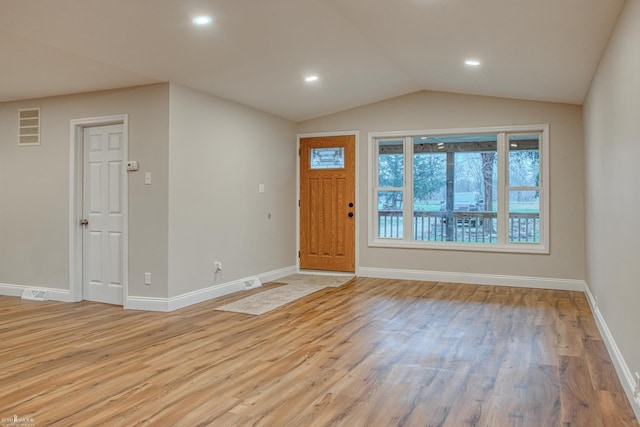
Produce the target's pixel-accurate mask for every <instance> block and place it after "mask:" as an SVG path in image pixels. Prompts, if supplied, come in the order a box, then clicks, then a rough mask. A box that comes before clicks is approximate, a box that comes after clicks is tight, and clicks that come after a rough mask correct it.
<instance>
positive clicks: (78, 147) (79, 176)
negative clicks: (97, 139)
mask: <svg viewBox="0 0 640 427" xmlns="http://www.w3.org/2000/svg"><path fill="white" fill-rule="evenodd" d="M118 124H121V125H122V127H123V133H122V136H123V150H122V151H123V155H124V159H123V161H124V162H125V164H126V162H127V160H128V159H129V116H128V115H127V114H119V115H114V116H103V117H89V118H85V119H73V120H71V122H70V150H69V151H70V161H69V291H70V293H71V301H74V302H77V301H82V299H83V295H82V267H83V266H82V231H83V230H82V226H81V225H80V220H81V219H82V209H83V197H82V184H83V165H84V148H83V144H84V128H87V127H94V126H104V125H118ZM122 169H123V170H122V182H123V183H124V185H123V194H122V202H123V203H122V214H123V215H124V223H123V235H124V240H123V250H122V271H123V278H122V293H123V295H122V304H123V307H124V308H127V295H128V294H129V197H128V193H129V191H128V189H129V185H128V176H127V168H126V167H125V168H122Z"/></svg>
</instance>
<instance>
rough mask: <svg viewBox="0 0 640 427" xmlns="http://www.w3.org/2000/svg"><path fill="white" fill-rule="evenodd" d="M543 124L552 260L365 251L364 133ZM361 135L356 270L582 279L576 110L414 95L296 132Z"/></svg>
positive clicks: (435, 94) (579, 119)
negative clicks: (547, 142)
mask: <svg viewBox="0 0 640 427" xmlns="http://www.w3.org/2000/svg"><path fill="white" fill-rule="evenodd" d="M543 123H548V124H549V127H550V162H551V167H550V181H551V188H550V192H551V202H550V209H551V219H550V227H551V228H550V231H551V239H550V240H551V242H550V251H551V253H550V255H524V254H505V253H483V252H459V251H438V250H422V249H396V248H394V249H387V248H370V247H368V245H367V229H368V225H367V206H368V203H369V200H368V197H369V193H370V192H369V190H368V189H367V173H368V172H367V167H368V165H367V146H368V143H367V134H368V132H379V131H402V130H420V129H446V128H464V127H482V126H500V125H524V124H543ZM340 130H359V131H360V145H359V147H358V149H357V150H358V161H359V166H360V169H359V176H358V185H359V190H360V193H359V194H360V195H359V203H358V206H357V209H358V210H357V214H358V215H359V218H360V222H359V232H360V234H359V242H358V245H359V251H360V262H359V264H360V266H361V267H380V268H389V269H406V270H427V271H445V272H456V273H473V274H492V275H513V276H529V277H542V278H553V279H578V280H581V279H584V278H585V261H584V259H585V246H584V208H583V205H584V173H583V172H584V171H583V160H584V157H583V136H582V116H581V109H580V107H579V106H574V105H564V104H552V103H543V102H529V101H516V100H508V99H502V98H489V97H482V96H468V95H457V94H449V93H439V92H418V93H414V94H410V95H406V96H402V97H399V98H394V99H390V100H386V101H382V102H379V103H376V104H371V105H368V106H365V107H360V108H356V109H353V110H349V111H345V112H342V113H338V114H333V115H330V116H326V117H321V118H318V119H314V120H309V121H306V122H302V123H300V125H299V128H298V131H299V132H301V133H306V132H328V131H340Z"/></svg>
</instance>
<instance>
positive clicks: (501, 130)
mask: <svg viewBox="0 0 640 427" xmlns="http://www.w3.org/2000/svg"><path fill="white" fill-rule="evenodd" d="M531 132H536V133H540V135H541V141H540V146H539V152H540V168H541V171H540V183H539V187H538V188H541V193H542V196H541V197H540V243H520V242H508V241H507V240H508V239H507V235H506V234H507V232H506V230H507V228H508V227H505V224H508V221H509V219H508V215H506V214H505V213H504V211H503V212H502V215H501V212H498V221H499V222H501V224H500V225H501V226H500V227H499V229H498V232H499V236H498V241H499V242H500V243H498V244H482V243H479V244H478V243H460V242H458V243H455V242H415V241H413V240H411V236H412V233H407V232H406V231H407V230H406V229H407V227H410V226H411V223H412V221H405V222H404V226H405V230H404V234H403V235H404V237H403V238H401V239H393V238H384V239H381V238H379V237H378V229H377V222H378V221H377V219H376V215H377V191H380V190H384V189H380V188H377V186H376V179H377V173H376V169H377V164H376V163H377V162H376V159H377V154H376V153H377V145H376V141H379V140H384V139H391V138H406V139H407V140H408V139H409V138H410V137H414V136H443V135H460V134H483V133H485V134H486V133H492V134H493V133H497V134H498V144H497V146H498V169H499V170H500V171H501V173H499V174H498V180H499V183H498V200H500V201H501V202H502V203H501V205H502V206H505V208H504V209H506V207H507V206H508V204H507V203H506V201H507V196H508V194H507V190H508V187H507V181H506V179H507V177H508V175H507V174H508V172H505V171H507V169H508V164H507V163H506V160H505V159H506V153H508V150H506V147H505V146H506V144H507V140H506V138H505V136H506V135H512V134H518V133H524V134H528V133H531ZM407 144H408V141H405V145H404V153H405V156H412V155H413V151H412V149H408V148H407ZM548 153H549V125H548V124H532V125H515V126H488V127H475V128H455V129H429V130H408V131H390V132H369V133H368V143H367V157H368V176H367V192H368V193H369V201H368V206H367V211H368V212H367V215H368V220H369V223H368V227H367V234H368V236H367V242H368V243H367V244H368V246H369V247H393V248H413V249H435V250H456V251H471V252H474V251H478V252H513V253H525V254H544V255H548V254H549V253H550V241H549V239H550V236H549V229H550V227H549V221H550V210H549V191H550V190H549V187H550V186H549V154H548ZM411 158H412V157H411ZM501 159H502V160H501ZM408 164H409V162H408V161H407V162H405V179H404V186H403V187H402V188H394V189H393V190H398V191H400V190H401V191H403V194H404V195H405V199H406V200H413V197H411V198H409V197H407V196H408V195H411V191H412V188H413V186H412V185H411V187H409V186H410V184H411V180H410V179H408V178H407V174H408V173H409V172H410V171H409V172H407V171H406V169H407V168H408V167H409V166H408ZM527 189H529V187H527ZM409 205H410V204H409V203H405V212H404V213H403V215H404V217H405V218H407V217H412V216H413V215H412V214H409V215H408V216H407V213H406V211H407V209H408V210H409V211H410V210H411V207H410V206H409ZM501 219H502V221H500V220H501Z"/></svg>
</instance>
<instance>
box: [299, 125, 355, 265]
mask: <svg viewBox="0 0 640 427" xmlns="http://www.w3.org/2000/svg"><path fill="white" fill-rule="evenodd" d="M351 135H353V136H354V137H355V147H354V151H355V152H354V160H355V162H356V172H355V173H356V176H355V182H354V185H355V186H356V224H355V227H356V229H355V236H354V242H353V244H354V250H355V251H356V252H355V257H356V258H355V264H356V265H355V267H356V269H355V270H356V271H355V274H356V276H358V275H359V274H358V273H359V269H360V245H359V244H358V242H359V238H358V236H359V234H360V231H359V230H360V226H359V224H360V215H361V214H362V212H363V211H362V209H360V203H359V202H360V186H359V185H358V183H359V182H360V180H359V179H358V177H359V176H360V166H359V164H360V162H359V161H358V147H359V145H360V144H359V142H360V131H357V130H346V131H338V132H314V133H299V134H298V136H297V139H296V152H297V153H298V155H297V156H296V268H297V270H298V272H300V257H299V256H298V254H300V139H301V138H317V137H323V136H351ZM365 212H366V211H365ZM330 274H333V275H336V274H338V275H339V274H340V272H337V271H333V272H331V273H330Z"/></svg>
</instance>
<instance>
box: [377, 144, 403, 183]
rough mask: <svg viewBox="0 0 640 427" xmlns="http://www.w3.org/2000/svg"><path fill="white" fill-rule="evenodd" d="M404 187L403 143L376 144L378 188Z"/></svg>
mask: <svg viewBox="0 0 640 427" xmlns="http://www.w3.org/2000/svg"><path fill="white" fill-rule="evenodd" d="M403 185H404V142H403V141H402V140H398V141H380V142H379V143H378V187H402V186H403Z"/></svg>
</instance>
